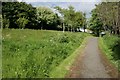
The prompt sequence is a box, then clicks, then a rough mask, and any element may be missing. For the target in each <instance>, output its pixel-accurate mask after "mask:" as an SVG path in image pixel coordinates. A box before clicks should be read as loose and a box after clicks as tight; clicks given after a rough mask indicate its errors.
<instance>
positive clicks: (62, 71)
mask: <svg viewBox="0 0 120 80" xmlns="http://www.w3.org/2000/svg"><path fill="white" fill-rule="evenodd" d="M89 38H90V36H88V37H86V38H85V39H84V40H83V42H82V44H81V45H80V46H79V47H78V48H77V49H76V50H75V51H74V52H73V53H72V54H71V55H70V56H69V57H67V58H66V59H65V60H64V61H63V62H62V63H61V64H60V65H59V66H58V67H56V68H55V69H54V70H53V71H51V72H50V78H64V77H65V76H66V74H68V73H69V70H70V68H71V66H72V64H73V63H74V61H75V60H76V57H77V56H78V55H79V54H81V53H82V51H83V50H84V48H85V46H86V44H87V41H88V39H89ZM68 62H69V63H68Z"/></svg>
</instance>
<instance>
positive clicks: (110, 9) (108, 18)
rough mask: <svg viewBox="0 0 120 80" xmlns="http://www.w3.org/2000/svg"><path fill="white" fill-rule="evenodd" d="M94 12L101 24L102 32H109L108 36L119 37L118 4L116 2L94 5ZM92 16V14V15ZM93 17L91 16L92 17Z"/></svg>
mask: <svg viewBox="0 0 120 80" xmlns="http://www.w3.org/2000/svg"><path fill="white" fill-rule="evenodd" d="M94 12H95V13H96V15H97V18H99V19H100V21H101V22H102V23H103V25H102V28H103V29H104V31H107V32H109V33H110V34H115V35H119V34H120V28H119V22H118V21H119V20H118V19H119V18H118V16H119V14H118V13H119V3H118V2H109V0H106V2H102V3H100V4H98V5H96V8H95V9H94ZM92 14H93V13H92ZM92 17H93V16H92Z"/></svg>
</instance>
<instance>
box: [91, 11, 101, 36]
mask: <svg viewBox="0 0 120 80" xmlns="http://www.w3.org/2000/svg"><path fill="white" fill-rule="evenodd" d="M89 29H90V30H92V31H93V32H94V34H95V35H96V36H99V35H100V33H101V32H102V30H103V23H102V22H101V20H100V19H99V17H98V15H97V13H96V12H95V9H94V10H93V11H92V18H91V19H90V27H89Z"/></svg>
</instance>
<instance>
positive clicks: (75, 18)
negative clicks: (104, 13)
mask: <svg viewBox="0 0 120 80" xmlns="http://www.w3.org/2000/svg"><path fill="white" fill-rule="evenodd" d="M54 8H55V9H56V10H57V11H58V12H59V13H60V14H61V15H62V16H61V17H62V18H63V19H64V20H63V23H64V25H65V29H68V31H69V30H70V29H71V32H72V31H75V30H76V29H77V28H78V27H82V26H83V23H84V17H83V16H84V15H83V13H82V12H80V11H75V10H74V7H73V6H71V5H70V6H69V7H68V9H64V8H61V7H59V6H56V7H54Z"/></svg>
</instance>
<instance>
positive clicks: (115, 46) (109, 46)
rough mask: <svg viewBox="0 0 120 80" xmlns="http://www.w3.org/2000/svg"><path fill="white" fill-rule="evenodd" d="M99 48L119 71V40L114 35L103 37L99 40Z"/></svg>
mask: <svg viewBox="0 0 120 80" xmlns="http://www.w3.org/2000/svg"><path fill="white" fill-rule="evenodd" d="M99 46H100V48H101V49H102V51H103V52H104V53H105V55H106V56H107V57H108V59H110V61H111V62H112V63H113V64H115V66H116V67H118V70H119V71H120V64H119V63H120V38H119V37H118V36H114V35H105V36H104V37H102V38H100V39H99Z"/></svg>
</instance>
